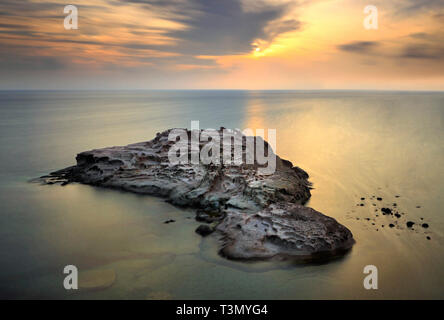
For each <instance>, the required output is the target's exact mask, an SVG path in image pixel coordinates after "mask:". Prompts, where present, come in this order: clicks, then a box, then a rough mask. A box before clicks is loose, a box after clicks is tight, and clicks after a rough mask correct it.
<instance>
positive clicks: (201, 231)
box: [196, 224, 214, 237]
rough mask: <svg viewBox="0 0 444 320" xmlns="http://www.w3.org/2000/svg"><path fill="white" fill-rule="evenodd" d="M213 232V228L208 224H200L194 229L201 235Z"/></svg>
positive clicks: (204, 235)
mask: <svg viewBox="0 0 444 320" xmlns="http://www.w3.org/2000/svg"><path fill="white" fill-rule="evenodd" d="M213 232H214V229H213V228H211V227H210V226H207V225H205V224H201V225H200V226H198V227H197V229H196V233H197V234H200V235H201V236H202V237H206V236H208V235H209V234H212V233H213Z"/></svg>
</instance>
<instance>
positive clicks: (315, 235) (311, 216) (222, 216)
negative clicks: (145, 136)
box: [41, 128, 354, 260]
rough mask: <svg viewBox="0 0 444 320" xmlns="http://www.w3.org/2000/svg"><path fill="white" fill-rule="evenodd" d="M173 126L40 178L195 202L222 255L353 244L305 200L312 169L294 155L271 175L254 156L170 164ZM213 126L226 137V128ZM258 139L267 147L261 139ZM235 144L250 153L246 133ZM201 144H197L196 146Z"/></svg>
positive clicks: (299, 254) (293, 253)
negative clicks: (233, 160) (294, 162)
mask: <svg viewBox="0 0 444 320" xmlns="http://www.w3.org/2000/svg"><path fill="white" fill-rule="evenodd" d="M171 130H172V129H170V130H167V131H165V132H163V133H158V134H157V136H156V137H155V138H154V139H153V140H151V141H148V142H141V143H136V144H130V145H128V146H119V147H110V148H103V149H96V150H91V151H85V152H82V153H80V154H78V155H77V157H76V159H77V165H75V166H72V167H68V168H66V169H62V170H59V171H57V172H53V173H51V174H50V175H48V176H43V177H41V179H42V180H43V182H44V183H47V184H53V183H61V184H62V185H66V184H67V183H70V182H80V183H85V184H90V185H95V186H101V187H109V188H119V189H123V190H126V191H131V192H136V193H140V194H147V195H153V196H159V197H163V198H165V199H166V200H167V201H169V202H170V203H172V204H174V205H177V206H184V207H192V208H196V210H197V216H196V219H197V220H198V221H202V222H206V223H211V225H210V229H211V230H212V231H215V233H214V234H218V235H219V236H220V242H221V249H220V253H221V255H223V256H225V257H227V258H230V259H269V258H297V259H304V260H312V259H317V258H320V257H330V256H336V255H340V254H343V253H345V252H346V251H347V250H349V249H350V248H351V247H352V246H353V244H354V240H353V236H352V234H351V232H350V231H349V230H348V229H347V228H346V227H344V226H343V225H341V224H339V223H338V222H337V221H336V220H335V219H333V218H330V217H327V216H325V215H323V214H322V213H320V212H317V211H315V210H313V209H311V208H308V207H305V206H304V203H305V202H306V201H307V200H308V199H309V198H310V183H309V182H308V174H307V173H306V172H305V171H304V170H302V169H300V168H298V167H296V166H293V165H292V163H291V162H290V161H287V160H283V159H281V158H279V157H278V156H276V170H275V172H274V173H273V174H271V175H261V174H259V173H258V168H259V167H260V165H259V164H258V163H257V162H254V163H253V164H246V163H243V164H241V165H227V164H224V163H223V161H221V164H216V165H215V164H203V163H199V164H191V163H182V164H172V163H171V162H170V161H169V158H168V151H169V150H170V148H171V146H172V145H173V144H174V143H176V142H175V141H169V139H168V137H169V134H170V132H171ZM185 132H187V134H188V136H189V137H190V136H191V134H192V133H191V132H190V131H185ZM216 132H218V133H219V134H220V135H222V132H223V131H222V128H221V130H217V131H216ZM243 138H244V136H243ZM221 140H222V139H221ZM254 141H255V143H263V144H265V146H267V143H266V142H265V141H263V140H262V138H260V137H255V138H254ZM236 143H241V144H242V146H241V147H242V153H243V154H242V156H243V157H244V158H245V157H246V146H245V139H240V140H237V142H236V140H235V141H234V144H236ZM190 144H191V142H190ZM204 145H205V143H204V142H199V150H202V147H203V146H204ZM188 150H192V149H191V148H189V149H188ZM231 150H232V152H234V151H233V150H234V146H233V149H231ZM220 151H221V152H220V154H221V156H222V153H223V150H222V146H221V149H220ZM269 152H270V151H269ZM271 152H272V151H271ZM221 159H222V158H221ZM202 230H203V228H201V229H200V231H202ZM205 230H206V231H208V230H209V229H208V228H205ZM205 233H207V232H205Z"/></svg>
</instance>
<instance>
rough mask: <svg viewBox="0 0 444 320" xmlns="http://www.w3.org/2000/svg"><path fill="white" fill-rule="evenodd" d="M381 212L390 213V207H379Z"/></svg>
mask: <svg viewBox="0 0 444 320" xmlns="http://www.w3.org/2000/svg"><path fill="white" fill-rule="evenodd" d="M381 211H382V214H384V215H385V214H392V209H390V208H381Z"/></svg>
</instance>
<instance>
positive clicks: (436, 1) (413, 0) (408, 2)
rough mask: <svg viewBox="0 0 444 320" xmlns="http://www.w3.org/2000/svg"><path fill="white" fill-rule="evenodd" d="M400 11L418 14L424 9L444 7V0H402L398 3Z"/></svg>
mask: <svg viewBox="0 0 444 320" xmlns="http://www.w3.org/2000/svg"><path fill="white" fill-rule="evenodd" d="M398 8H399V9H398V12H400V13H404V14H417V13H420V12H423V11H431V10H440V9H444V1H443V0H402V1H401V2H399V3H398Z"/></svg>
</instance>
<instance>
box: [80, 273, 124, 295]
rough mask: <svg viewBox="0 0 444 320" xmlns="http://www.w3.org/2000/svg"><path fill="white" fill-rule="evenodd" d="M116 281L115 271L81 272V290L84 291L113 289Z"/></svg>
mask: <svg viewBox="0 0 444 320" xmlns="http://www.w3.org/2000/svg"><path fill="white" fill-rule="evenodd" d="M115 281H116V274H115V272H114V270H112V269H108V270H91V271H85V272H80V274H79V288H80V289H83V290H102V289H106V288H109V287H111V286H112V285H113V284H114V282H115Z"/></svg>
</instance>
